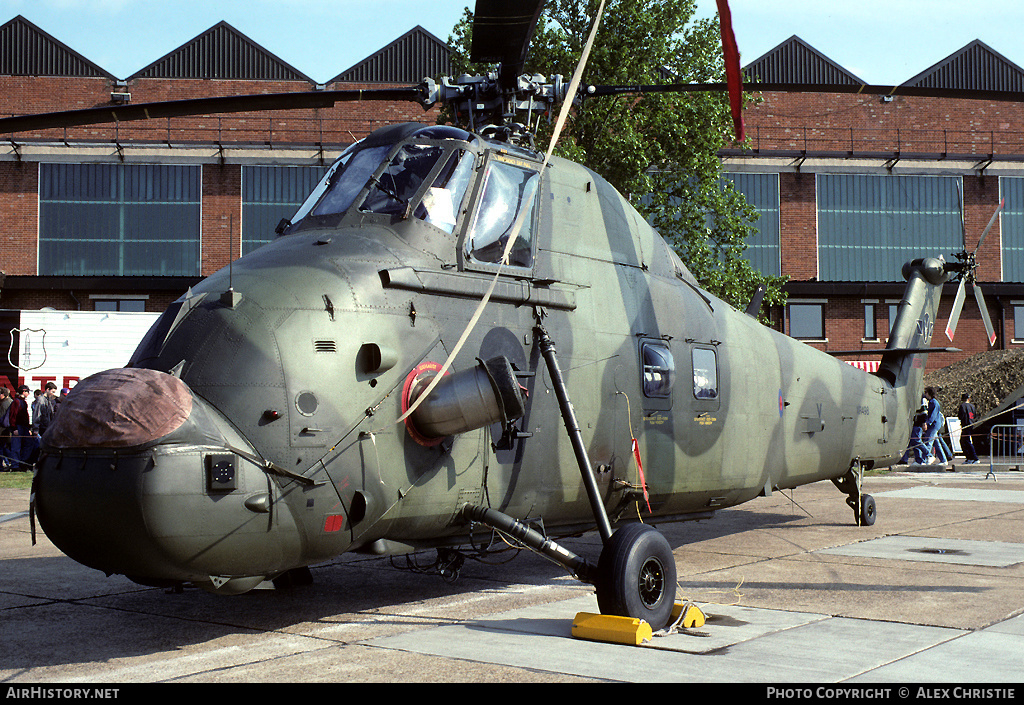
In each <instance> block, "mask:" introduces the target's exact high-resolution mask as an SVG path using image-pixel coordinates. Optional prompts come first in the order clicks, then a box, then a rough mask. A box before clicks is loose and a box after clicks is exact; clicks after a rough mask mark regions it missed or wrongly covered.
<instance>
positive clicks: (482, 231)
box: [466, 159, 540, 267]
mask: <svg viewBox="0 0 1024 705" xmlns="http://www.w3.org/2000/svg"><path fill="white" fill-rule="evenodd" d="M539 182H540V177H539V174H538V173H537V172H536V171H535V170H533V169H529V168H526V167H523V166H520V165H518V164H512V163H509V162H505V161H501V160H500V159H493V160H492V161H491V162H490V163H489V164H488V165H487V172H486V173H485V174H484V186H483V191H482V195H481V197H480V204H479V206H478V207H477V210H476V215H475V217H474V218H473V225H472V227H471V228H470V231H469V235H468V236H467V238H466V254H467V255H469V256H470V257H471V258H472V259H475V260H477V261H479V262H491V263H497V262H500V261H501V256H502V254H503V253H504V251H505V246H506V245H507V243H508V239H509V237H510V235H511V233H512V230H513V225H514V224H515V222H516V218H517V217H518V216H519V215H520V213H521V212H522V215H523V218H522V223H521V225H520V227H519V233H518V235H517V236H516V239H515V243H514V244H513V245H512V250H511V252H510V253H509V261H508V264H509V265H511V266H513V267H529V266H531V265H532V264H533V251H532V246H531V243H532V241H533V221H534V214H535V213H536V207H537V206H536V199H535V198H534V195H535V194H536V192H537V186H538V184H539ZM525 208H529V210H528V211H525V212H524V209H525Z"/></svg>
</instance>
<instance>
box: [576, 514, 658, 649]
mask: <svg viewBox="0 0 1024 705" xmlns="http://www.w3.org/2000/svg"><path fill="white" fill-rule="evenodd" d="M596 587H597V605H598V607H599V608H600V609H601V614H614V615H619V616H622V617H632V618H639V619H642V620H644V621H645V622H647V623H648V624H650V625H651V629H653V630H654V631H658V630H659V629H663V628H664V627H665V626H667V625H668V623H669V620H670V619H671V617H672V607H673V606H674V605H675V597H676V562H675V558H673V556H672V548H671V547H670V546H669V545H668V541H666V540H665V537H664V536H662V535H661V533H660V532H658V531H657V530H656V529H654V528H652V527H650V526H647V525H645V524H626V525H625V526H623V527H622V528H621V529H619V530H618V531H616V532H615V533H614V534H612V537H611V539H610V540H609V541H608V544H607V545H606V546H605V547H604V550H602V551H601V558H600V559H599V560H598V563H597V582H596Z"/></svg>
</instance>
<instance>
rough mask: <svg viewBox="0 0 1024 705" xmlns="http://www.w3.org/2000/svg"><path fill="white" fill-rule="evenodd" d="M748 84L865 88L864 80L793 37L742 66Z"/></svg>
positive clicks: (798, 38)
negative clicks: (824, 85) (826, 85)
mask: <svg viewBox="0 0 1024 705" xmlns="http://www.w3.org/2000/svg"><path fill="white" fill-rule="evenodd" d="M743 73H744V74H745V75H746V77H747V80H748V81H759V82H762V83H813V84H830V85H862V84H863V83H864V81H862V80H861V79H859V78H857V77H856V76H854V75H853V74H852V73H850V72H849V71H847V70H846V69H844V68H843V67H842V66H840V65H839V64H837V63H836V62H834V61H832V60H831V59H829V58H828V57H827V56H825V55H824V54H822V53H821V52H820V51H818V50H817V49H815V48H814V47H812V46H811V45H810V44H808V43H807V42H805V41H804V40H802V39H800V37H797V36H796V35H793V36H792V37H790V38H789V39H787V40H786V41H784V42H782V43H781V44H779V45H778V46H777V47H775V48H774V49H772V50H770V51H768V52H767V53H766V54H764V55H763V56H761V57H759V58H757V59H755V60H754V61H752V62H750V63H749V64H747V65H746V66H744V67H743Z"/></svg>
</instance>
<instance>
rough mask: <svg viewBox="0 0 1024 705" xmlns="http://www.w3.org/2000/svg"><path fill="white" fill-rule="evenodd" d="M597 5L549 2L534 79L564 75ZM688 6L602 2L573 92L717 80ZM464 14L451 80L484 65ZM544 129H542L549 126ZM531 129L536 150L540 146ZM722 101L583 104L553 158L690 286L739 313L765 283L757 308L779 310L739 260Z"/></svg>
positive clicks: (739, 210)
mask: <svg viewBox="0 0 1024 705" xmlns="http://www.w3.org/2000/svg"><path fill="white" fill-rule="evenodd" d="M597 6H598V0H549V1H548V2H547V6H546V8H545V10H544V14H543V15H542V16H541V21H540V22H539V23H538V27H537V31H536V33H535V34H534V38H533V42H532V44H531V48H530V54H529V58H528V59H527V65H526V70H527V72H529V73H537V74H541V75H543V76H551V75H553V74H558V73H560V74H563V75H564V76H565V80H566V81H568V80H569V77H570V76H571V75H572V73H573V71H574V70H575V67H576V64H577V63H578V61H579V57H580V55H581V54H582V51H583V46H584V44H585V42H586V39H587V35H588V33H589V31H590V25H591V20H592V18H593V16H594V14H595V13H596V10H597ZM695 8H696V2H695V0H606V6H605V11H604V15H603V17H602V19H601V25H600V27H599V29H598V34H597V39H596V41H595V43H594V47H593V49H592V52H591V55H590V59H589V61H588V62H587V66H586V69H585V71H584V73H583V83H585V84H587V83H589V84H594V85H631V84H664V83H706V82H713V81H724V75H725V67H724V64H723V60H722V51H721V35H720V32H719V29H718V20H717V18H714V19H705V20H695V21H694V20H693V19H692V18H693V13H694V10H695ZM471 40H472V13H471V12H470V11H469V10H468V9H467V10H466V14H465V16H464V17H463V19H462V20H461V21H460V22H459V24H458V25H457V26H456V27H455V28H454V30H453V33H452V36H451V37H450V38H449V44H450V45H451V46H452V48H453V50H454V52H453V55H452V70H453V72H454V73H456V74H458V73H462V72H467V73H482V72H485V71H487V70H488V68H492V67H483V66H473V65H471V64H470V62H469V58H468V57H469V47H470V45H471ZM552 122H553V120H552ZM551 128H552V126H551V125H542V128H541V130H540V131H539V134H538V135H537V144H538V145H547V144H548V140H549V139H550V130H551ZM731 131H732V120H731V117H730V114H729V104H728V97H727V96H726V95H725V94H724V93H714V92H690V93H658V94H655V93H646V94H643V95H620V96H617V97H602V98H591V99H585V100H584V102H583V104H582V106H581V107H580V108H578V109H575V110H573V112H572V114H571V116H570V118H569V119H568V121H567V123H566V126H565V128H564V130H563V132H562V134H561V136H560V138H559V142H558V145H557V148H556V154H558V155H559V156H562V157H566V158H568V159H572V160H574V161H576V162H579V163H581V164H584V165H586V166H588V167H590V168H591V169H593V170H594V171H596V172H598V173H599V174H601V175H602V176H604V177H605V178H606V179H608V181H609V182H611V184H612V185H614V186H615V187H616V188H617V189H618V190H619V191H620V192H621V193H622V194H624V195H626V196H627V197H628V198H629V199H630V201H631V202H632V203H633V205H634V206H635V207H636V208H637V210H638V211H639V212H640V213H641V214H642V215H643V216H644V217H645V218H647V219H648V221H649V222H650V223H651V224H652V225H653V226H654V227H655V228H656V229H657V230H658V231H659V232H660V233H661V235H662V236H663V237H665V239H666V240H667V241H668V242H669V243H670V244H671V245H672V247H673V248H674V249H675V250H676V252H678V253H679V256H680V258H681V259H682V260H683V261H684V262H685V263H686V265H687V267H689V269H690V271H691V272H693V274H694V276H695V277H697V279H698V281H700V282H701V284H702V285H703V286H704V287H705V288H707V289H708V291H710V292H711V293H713V294H715V295H716V296H718V297H720V298H722V299H724V300H725V301H728V302H729V303H731V304H732V305H733V306H736V307H739V308H743V307H745V306H746V304H747V302H748V301H749V300H750V297H751V296H752V294H753V292H754V290H755V289H756V288H757V287H758V285H760V284H765V285H766V287H767V293H766V295H765V299H764V300H765V303H768V304H775V305H781V304H782V303H784V302H785V295H784V294H783V292H782V289H781V287H782V285H783V284H784V283H785V279H784V278H781V277H775V276H765V275H762V274H761V273H759V272H757V271H756V270H754V269H753V268H752V267H751V266H750V264H749V263H748V262H747V261H746V260H745V259H744V258H743V256H742V255H743V252H744V250H745V249H746V238H747V237H748V236H749V235H750V234H751V233H752V232H754V227H753V223H754V222H755V221H756V219H757V217H758V216H757V213H756V211H755V210H754V209H753V207H751V206H750V205H749V204H748V203H747V202H746V199H745V198H744V197H743V195H742V194H740V193H739V192H738V191H736V190H735V189H734V188H733V187H732V184H731V182H729V181H727V180H723V179H722V178H721V161H720V160H719V158H718V156H717V154H718V150H719V149H721V148H722V147H723V146H724V145H725V144H727V143H728V141H729V140H730V139H731Z"/></svg>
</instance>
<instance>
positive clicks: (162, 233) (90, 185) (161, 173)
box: [38, 164, 201, 276]
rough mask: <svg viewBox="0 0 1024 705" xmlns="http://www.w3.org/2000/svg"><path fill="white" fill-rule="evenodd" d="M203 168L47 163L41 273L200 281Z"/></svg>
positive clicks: (42, 183) (42, 177)
mask: <svg viewBox="0 0 1024 705" xmlns="http://www.w3.org/2000/svg"><path fill="white" fill-rule="evenodd" d="M200 192H201V170H200V167H198V166H172V165H158V164H40V165H39V266H38V270H39V274H40V275H64V276H196V275H198V274H199V231H200V224H199V217H200Z"/></svg>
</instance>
